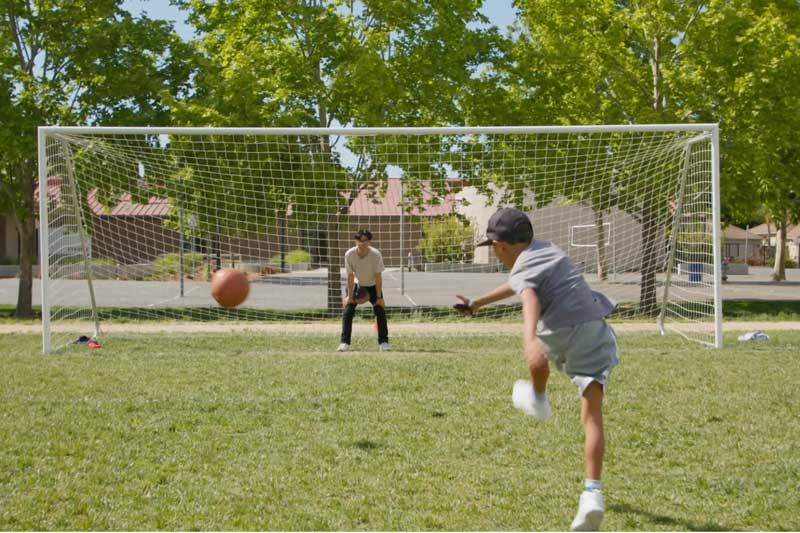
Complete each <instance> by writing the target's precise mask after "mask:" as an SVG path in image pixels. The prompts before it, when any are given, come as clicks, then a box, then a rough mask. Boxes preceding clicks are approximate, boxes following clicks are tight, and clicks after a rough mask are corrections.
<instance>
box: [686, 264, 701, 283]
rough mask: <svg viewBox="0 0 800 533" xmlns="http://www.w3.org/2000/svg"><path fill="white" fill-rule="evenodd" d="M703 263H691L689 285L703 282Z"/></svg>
mask: <svg viewBox="0 0 800 533" xmlns="http://www.w3.org/2000/svg"><path fill="white" fill-rule="evenodd" d="M703 266H704V265H703V263H689V283H702V282H703Z"/></svg>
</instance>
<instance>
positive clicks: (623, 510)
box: [608, 503, 738, 531]
mask: <svg viewBox="0 0 800 533" xmlns="http://www.w3.org/2000/svg"><path fill="white" fill-rule="evenodd" d="M608 510H609V511H613V512H615V513H620V514H633V515H639V516H640V517H642V518H644V519H646V520H649V521H651V522H653V523H654V524H658V525H661V526H669V528H670V529H672V530H679V531H680V530H682V531H738V530H736V529H733V528H730V527H728V526H725V525H722V524H717V523H716V522H704V523H702V524H700V523H697V522H693V521H691V520H684V519H681V518H674V517H671V516H667V515H663V514H656V513H651V512H650V511H643V510H642V509H636V508H635V507H632V506H630V505H628V504H627V503H616V504H611V505H609V506H608Z"/></svg>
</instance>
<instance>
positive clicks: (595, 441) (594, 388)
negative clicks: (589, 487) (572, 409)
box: [581, 381, 605, 480]
mask: <svg viewBox="0 0 800 533" xmlns="http://www.w3.org/2000/svg"><path fill="white" fill-rule="evenodd" d="M581 422H583V432H584V435H585V439H586V440H585V442H584V447H583V456H584V463H585V466H586V479H596V480H599V479H600V476H601V474H602V470H603V452H604V451H605V437H604V435H603V386H602V385H601V384H600V383H598V382H596V381H593V382H592V383H591V384H590V385H589V386H588V387H586V390H585V391H584V393H583V397H582V398H581Z"/></svg>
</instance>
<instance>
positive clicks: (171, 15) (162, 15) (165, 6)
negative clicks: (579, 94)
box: [123, 0, 514, 39]
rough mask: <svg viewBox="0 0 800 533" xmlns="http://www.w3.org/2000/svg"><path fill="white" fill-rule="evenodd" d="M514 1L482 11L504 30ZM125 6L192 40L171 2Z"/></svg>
mask: <svg viewBox="0 0 800 533" xmlns="http://www.w3.org/2000/svg"><path fill="white" fill-rule="evenodd" d="M511 1H512V0H484V4H483V8H482V9H481V11H482V12H483V14H485V15H486V16H487V17H489V20H490V21H491V22H492V23H493V24H495V25H496V26H497V27H499V28H500V29H502V30H505V29H506V27H507V26H508V25H509V24H511V23H512V22H513V21H514V8H513V7H512V6H511ZM123 6H124V7H125V8H126V9H127V10H128V11H130V12H131V13H134V14H137V15H138V14H139V13H141V12H146V13H147V15H148V16H149V17H151V18H157V19H164V20H170V21H172V22H174V23H175V29H176V30H177V31H178V33H179V34H180V35H181V36H182V37H183V38H184V39H191V38H192V36H193V35H192V29H191V28H190V27H189V26H188V25H187V24H186V16H185V14H184V12H182V11H181V10H179V9H178V8H177V7H175V6H173V5H170V3H169V0H125V1H124V2H123Z"/></svg>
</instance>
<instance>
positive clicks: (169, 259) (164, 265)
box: [150, 253, 205, 280]
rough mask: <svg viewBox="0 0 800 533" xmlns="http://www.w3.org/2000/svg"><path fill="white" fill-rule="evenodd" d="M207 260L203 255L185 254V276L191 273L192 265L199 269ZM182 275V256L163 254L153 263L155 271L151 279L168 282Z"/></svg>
mask: <svg viewBox="0 0 800 533" xmlns="http://www.w3.org/2000/svg"><path fill="white" fill-rule="evenodd" d="M204 260H205V256H204V255H203V254H198V253H185V254H183V268H184V275H186V274H189V273H191V272H190V269H191V268H192V265H194V266H195V267H197V266H198V265H199V264H200V263H202V262H203V261H204ZM179 275H180V254H177V253H175V254H162V255H159V256H158V257H157V258H156V259H155V260H154V261H153V271H152V272H151V274H150V279H153V280H166V279H176V278H177V277H178V276H179Z"/></svg>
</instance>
